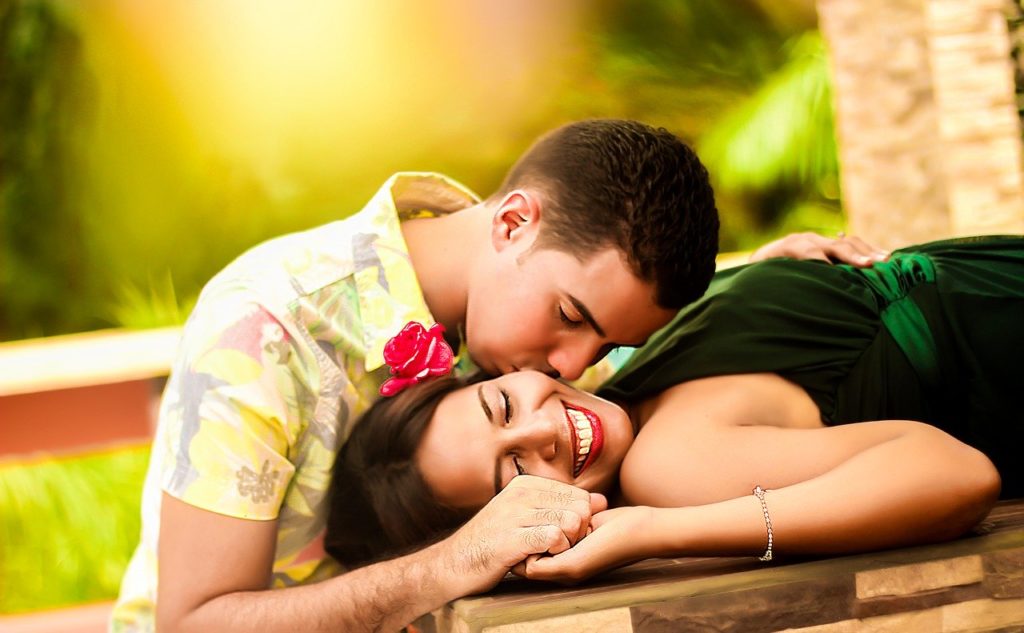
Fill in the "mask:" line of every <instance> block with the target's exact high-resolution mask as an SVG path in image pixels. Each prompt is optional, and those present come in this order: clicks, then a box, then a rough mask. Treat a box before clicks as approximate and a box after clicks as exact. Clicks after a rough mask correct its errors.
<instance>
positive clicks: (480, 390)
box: [476, 385, 501, 497]
mask: <svg viewBox="0 0 1024 633" xmlns="http://www.w3.org/2000/svg"><path fill="white" fill-rule="evenodd" d="M476 397H477V398H478V399H479V400H480V408H481V409H483V410H484V415H486V416H487V423H488V424H494V414H493V413H491V407H490V406H488V404H487V398H485V397H484V386H483V385H480V386H479V387H477V388H476ZM499 492H501V460H500V459H496V460H494V496H495V497H497V496H498V493H499Z"/></svg>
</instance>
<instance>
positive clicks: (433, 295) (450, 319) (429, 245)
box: [402, 203, 490, 346]
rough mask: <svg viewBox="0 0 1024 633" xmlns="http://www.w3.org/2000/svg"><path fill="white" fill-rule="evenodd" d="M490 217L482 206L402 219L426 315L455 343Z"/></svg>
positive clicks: (486, 234)
mask: <svg viewBox="0 0 1024 633" xmlns="http://www.w3.org/2000/svg"><path fill="white" fill-rule="evenodd" d="M489 226H490V214H489V211H488V209H487V208H486V207H485V206H484V203H480V204H477V205H476V206H473V207H469V208H468V209H464V210H462V211H458V212H455V213H450V214H447V215H444V216H440V217H436V218H423V219H415V220H406V221H405V222H403V223H402V236H403V237H404V238H405V243H406V245H407V246H408V247H409V256H410V258H411V259H412V266H413V269H414V270H415V271H416V278H417V280H418V281H419V284H420V288H421V289H422V290H423V298H424V299H425V300H426V302H427V307H428V308H429V309H430V313H431V314H432V315H433V316H434V318H435V319H437V322H438V323H440V324H442V325H443V326H444V327H445V329H446V330H447V335H446V337H445V338H447V339H449V342H450V343H453V346H454V345H457V344H458V336H459V334H458V332H459V330H460V329H461V328H462V327H463V325H464V323H465V320H466V299H467V295H466V291H467V287H468V280H469V271H471V270H472V269H473V264H474V262H476V261H477V257H478V256H479V249H480V248H481V247H482V246H483V245H485V244H486V240H487V239H488V227H489Z"/></svg>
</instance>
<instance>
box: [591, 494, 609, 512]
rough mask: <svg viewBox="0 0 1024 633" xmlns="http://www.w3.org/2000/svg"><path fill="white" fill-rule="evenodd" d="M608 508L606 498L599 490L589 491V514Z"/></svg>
mask: <svg viewBox="0 0 1024 633" xmlns="http://www.w3.org/2000/svg"><path fill="white" fill-rule="evenodd" d="M607 509H608V498H607V497H605V496H604V495H603V494H601V493H600V492H592V493H590V514H591V515H594V514H597V513H598V512H604V511H605V510H607Z"/></svg>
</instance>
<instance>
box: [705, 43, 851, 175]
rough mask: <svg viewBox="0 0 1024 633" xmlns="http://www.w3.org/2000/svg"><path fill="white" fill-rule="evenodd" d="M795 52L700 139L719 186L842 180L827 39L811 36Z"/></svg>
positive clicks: (706, 159) (790, 48)
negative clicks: (826, 47) (827, 55)
mask: <svg viewBox="0 0 1024 633" xmlns="http://www.w3.org/2000/svg"><path fill="white" fill-rule="evenodd" d="M789 51H790V55H789V61H788V62H787V63H786V64H784V65H783V66H782V67H781V68H779V70H778V71H777V72H776V73H774V74H772V75H771V76H770V77H769V78H768V79H767V80H766V81H765V83H764V84H763V86H762V87H761V88H760V89H759V90H757V92H755V93H754V94H753V95H752V96H750V97H749V98H748V99H745V100H743V101H742V102H741V103H740V104H739V105H737V106H736V107H735V108H734V109H733V110H732V111H730V112H728V113H726V114H724V115H723V116H722V117H721V118H720V119H718V120H717V121H716V122H715V123H714V124H713V125H712V126H711V128H710V129H708V131H707V132H706V133H705V134H704V135H703V137H702V138H701V139H700V142H699V144H698V146H699V151H700V154H701V157H702V158H703V159H704V161H705V162H706V163H707V165H708V169H709V171H711V173H713V174H715V176H716V179H717V184H718V186H719V187H722V188H725V189H732V190H742V189H748V190H749V189H764V188H770V187H774V186H778V185H779V184H780V183H781V184H789V185H802V186H806V185H811V186H813V185H814V184H815V183H817V182H818V181H820V180H822V179H823V178H826V177H828V176H832V175H834V174H835V173H836V171H837V169H838V166H837V159H836V142H835V133H834V123H833V116H832V103H831V83H830V81H829V69H828V60H827V57H826V52H825V46H824V43H823V41H822V38H821V35H820V34H819V33H818V32H817V31H810V32H807V33H804V34H802V35H801V36H799V37H798V38H797V39H796V40H794V42H793V43H792V44H791V46H790V47H789Z"/></svg>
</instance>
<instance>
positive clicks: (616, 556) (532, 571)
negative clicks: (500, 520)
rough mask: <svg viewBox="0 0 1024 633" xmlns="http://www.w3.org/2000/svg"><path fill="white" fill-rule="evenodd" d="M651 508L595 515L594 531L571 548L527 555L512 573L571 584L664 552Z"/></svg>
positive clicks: (627, 508)
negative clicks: (552, 554) (659, 544)
mask: <svg viewBox="0 0 1024 633" xmlns="http://www.w3.org/2000/svg"><path fill="white" fill-rule="evenodd" d="M655 512H656V510H655V509H654V508H650V507H647V506H631V507H622V508H614V509H612V510H606V511H604V512H599V513H597V514H595V515H594V518H593V521H592V524H593V532H591V534H590V535H589V536H587V537H586V538H585V539H583V540H582V541H580V542H579V543H578V544H577V545H576V546H574V547H573V548H572V549H569V550H566V551H564V552H562V553H559V554H555V555H554V556H530V557H529V558H528V559H527V560H526V561H524V562H523V563H521V564H519V565H517V566H516V567H515V569H514V571H515V573H516V574H518V575H520V576H523V577H524V578H529V579H531V580H550V581H554V582H560V583H565V584H573V583H577V582H580V581H582V580H586V579H587V578H590V577H591V576H593V575H594V574H597V573H599V572H602V571H605V570H608V569H613V568H615V567H621V566H622V565H626V564H628V563H632V562H635V561H638V560H641V559H644V558H650V557H652V556H658V555H664V554H665V552H664V551H663V550H661V549H659V546H658V544H657V541H656V538H655V535H656V530H657V527H656V525H655V523H654V519H655Z"/></svg>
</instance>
